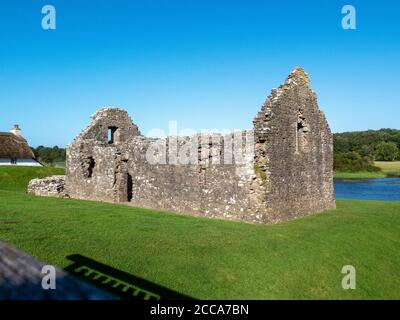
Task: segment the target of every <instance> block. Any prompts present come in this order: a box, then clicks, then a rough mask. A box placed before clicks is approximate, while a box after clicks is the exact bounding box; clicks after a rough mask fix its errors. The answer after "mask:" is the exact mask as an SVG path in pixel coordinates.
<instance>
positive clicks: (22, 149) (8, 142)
mask: <svg viewBox="0 0 400 320" xmlns="http://www.w3.org/2000/svg"><path fill="white" fill-rule="evenodd" d="M34 157H35V155H34V154H33V152H32V150H31V148H29V146H28V142H26V140H25V139H24V138H22V137H19V136H17V135H15V134H13V133H9V132H0V158H7V159H8V158H18V159H32V158H34Z"/></svg>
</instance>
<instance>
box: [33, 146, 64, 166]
mask: <svg viewBox="0 0 400 320" xmlns="http://www.w3.org/2000/svg"><path fill="white" fill-rule="evenodd" d="M31 149H32V151H33V153H34V154H35V158H36V159H37V160H39V162H42V163H48V164H54V163H56V162H65V157H66V152H65V149H64V148H59V147H58V146H54V147H52V148H50V147H44V146H39V147H37V148H31Z"/></svg>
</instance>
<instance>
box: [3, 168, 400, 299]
mask: <svg viewBox="0 0 400 320" xmlns="http://www.w3.org/2000/svg"><path fill="white" fill-rule="evenodd" d="M46 170H49V169H43V172H40V170H39V172H35V173H28V172H25V175H24V176H22V174H21V175H19V177H21V180H20V181H18V182H15V179H14V178H11V177H9V176H8V175H6V174H5V171H4V170H3V171H0V172H1V175H0V238H1V239H3V240H6V241H8V242H11V243H13V244H15V245H17V246H18V247H20V248H21V249H23V250H25V251H27V252H29V253H30V254H32V255H34V256H36V257H38V258H39V259H40V260H42V261H46V262H47V263H50V264H55V265H58V266H60V267H66V266H67V265H68V264H69V261H68V260H67V259H66V256H68V255H70V254H81V255H84V256H87V257H89V258H92V259H94V260H96V261H99V262H102V263H105V264H107V265H110V266H112V267H115V268H117V269H120V270H123V271H125V272H128V273H130V274H133V275H135V276H138V277H141V278H143V279H146V280H149V281H152V282H154V283H157V284H160V285H163V286H165V287H167V288H170V289H173V290H176V291H178V292H180V293H183V294H186V295H189V296H191V297H194V298H199V299H205V298H209V299H217V298H222V299H224V298H225V299H250V298H251V299H278V298H279V299H379V298H387V299H390V298H397V299H399V298H400V289H399V288H400V250H399V248H400V202H379V201H349V200H339V201H337V206H338V209H337V210H335V211H330V212H325V213H321V214H315V215H312V216H308V217H305V218H300V219H297V220H294V221H290V222H285V223H281V224H278V225H272V226H264V225H251V224H246V223H237V222H230V221H221V220H211V219H205V218H195V217H189V216H183V215H178V214H174V213H168V212H160V211H155V210H145V209H139V208H133V207H128V206H123V205H114V204H106V203H98V202H89V201H78V200H70V199H56V198H42V197H34V196H30V195H26V193H25V186H24V185H26V183H27V181H28V178H27V177H28V176H29V177H31V176H32V175H34V174H39V175H40V176H42V175H45V174H46V172H47V171H46ZM52 170H53V169H52ZM14 173H15V172H14ZM18 174H19V173H18ZM4 176H6V177H7V179H8V181H13V183H11V184H10V186H8V184H7V183H6V182H4V181H3V179H4ZM17 186H19V187H18V188H17ZM348 264H350V265H353V266H354V267H355V268H356V270H357V289H356V290H343V289H342V288H341V280H342V277H343V276H344V275H343V274H341V269H342V266H343V265H348Z"/></svg>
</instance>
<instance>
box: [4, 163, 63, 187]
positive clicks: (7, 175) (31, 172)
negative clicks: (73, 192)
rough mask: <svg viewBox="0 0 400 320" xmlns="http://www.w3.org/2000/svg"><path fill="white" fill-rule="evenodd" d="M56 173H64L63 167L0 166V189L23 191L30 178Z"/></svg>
mask: <svg viewBox="0 0 400 320" xmlns="http://www.w3.org/2000/svg"><path fill="white" fill-rule="evenodd" d="M56 174H65V169H62V168H55V167H50V166H48V167H47V166H46V167H23V166H0V189H3V190H4V189H6V190H16V191H24V190H25V189H26V186H27V185H28V182H29V181H30V180H31V179H33V178H43V177H47V176H51V175H56Z"/></svg>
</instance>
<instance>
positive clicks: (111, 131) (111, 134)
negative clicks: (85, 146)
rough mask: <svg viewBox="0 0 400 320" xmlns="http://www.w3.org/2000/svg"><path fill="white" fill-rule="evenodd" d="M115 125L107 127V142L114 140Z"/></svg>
mask: <svg viewBox="0 0 400 320" xmlns="http://www.w3.org/2000/svg"><path fill="white" fill-rule="evenodd" d="M117 129H118V128H117V127H108V143H109V144H112V143H114V142H115V132H116V131H117Z"/></svg>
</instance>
